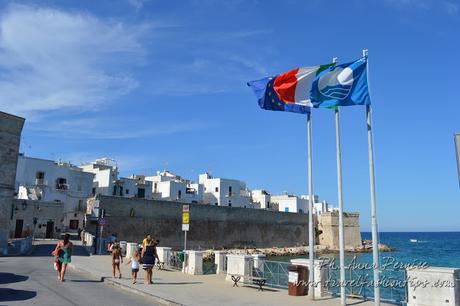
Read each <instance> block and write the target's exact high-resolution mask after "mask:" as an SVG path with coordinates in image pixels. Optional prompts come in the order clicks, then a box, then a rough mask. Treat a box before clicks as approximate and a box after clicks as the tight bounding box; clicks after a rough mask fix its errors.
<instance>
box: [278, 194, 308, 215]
mask: <svg viewBox="0 0 460 306" xmlns="http://www.w3.org/2000/svg"><path fill="white" fill-rule="evenodd" d="M271 202H273V203H275V204H278V210H279V211H281V212H290V213H301V214H306V213H308V199H306V198H304V197H298V196H295V195H290V194H283V195H276V196H271Z"/></svg>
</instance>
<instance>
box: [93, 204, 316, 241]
mask: <svg viewBox="0 0 460 306" xmlns="http://www.w3.org/2000/svg"><path fill="white" fill-rule="evenodd" d="M99 203H100V204H99V205H100V207H101V208H105V209H106V220H107V222H108V225H107V226H104V233H106V234H111V233H117V234H118V238H119V239H120V240H127V241H130V242H140V241H141V240H142V239H143V238H144V236H145V235H146V234H152V235H153V236H154V238H155V239H159V240H160V244H161V245H163V246H170V247H172V248H174V249H181V248H183V241H184V232H183V231H182V230H181V227H182V223H181V222H182V205H183V204H182V203H177V202H167V201H157V200H142V199H128V198H121V197H108V196H100V197H99ZM90 224H91V222H90ZM88 229H89V230H91V231H92V232H94V231H95V225H94V222H93V223H92V228H91V225H90V226H88ZM104 236H105V235H104ZM187 238H188V239H187V248H188V249H200V248H201V249H208V248H216V249H217V248H222V247H225V248H231V247H233V248H236V247H238V248H244V247H272V246H277V247H284V246H295V245H302V244H305V243H307V241H308V220H307V216H306V215H305V214H295V213H282V212H273V211H265V210H259V209H251V208H237V207H217V206H211V205H200V204H191V205H190V231H189V232H188V234H187Z"/></svg>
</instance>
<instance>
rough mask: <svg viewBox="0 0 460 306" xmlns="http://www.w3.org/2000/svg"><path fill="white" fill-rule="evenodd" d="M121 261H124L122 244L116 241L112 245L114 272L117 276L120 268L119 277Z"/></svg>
mask: <svg viewBox="0 0 460 306" xmlns="http://www.w3.org/2000/svg"><path fill="white" fill-rule="evenodd" d="M120 262H123V258H122V256H121V248H120V245H119V244H118V243H117V241H115V243H114V244H113V247H112V272H113V278H115V271H116V270H117V269H118V274H119V278H121V271H120Z"/></svg>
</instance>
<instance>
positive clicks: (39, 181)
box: [35, 178, 48, 186]
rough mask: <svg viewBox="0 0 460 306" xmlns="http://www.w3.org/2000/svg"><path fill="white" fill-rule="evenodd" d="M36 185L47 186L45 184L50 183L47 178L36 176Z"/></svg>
mask: <svg viewBox="0 0 460 306" xmlns="http://www.w3.org/2000/svg"><path fill="white" fill-rule="evenodd" d="M35 185H38V186H45V185H48V181H47V180H45V179H41V178H36V179H35Z"/></svg>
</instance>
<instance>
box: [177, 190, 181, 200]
mask: <svg viewBox="0 0 460 306" xmlns="http://www.w3.org/2000/svg"><path fill="white" fill-rule="evenodd" d="M181 197H182V190H179V191H178V192H177V198H178V199H180V198H181Z"/></svg>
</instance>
